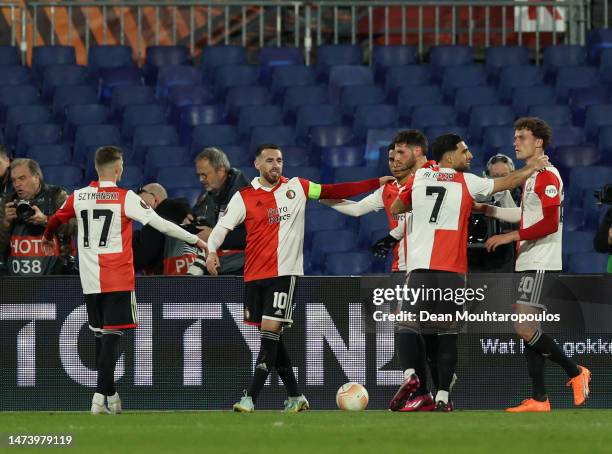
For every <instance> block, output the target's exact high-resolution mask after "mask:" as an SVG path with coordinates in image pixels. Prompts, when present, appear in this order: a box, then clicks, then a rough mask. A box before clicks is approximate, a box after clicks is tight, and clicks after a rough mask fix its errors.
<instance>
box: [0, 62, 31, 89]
mask: <svg viewBox="0 0 612 454" xmlns="http://www.w3.org/2000/svg"><path fill="white" fill-rule="evenodd" d="M30 82H32V78H31V77H30V71H29V70H28V68H26V67H25V66H3V67H2V71H0V87H2V86H5V85H28V84H29V83H30Z"/></svg>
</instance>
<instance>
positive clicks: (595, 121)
mask: <svg viewBox="0 0 612 454" xmlns="http://www.w3.org/2000/svg"><path fill="white" fill-rule="evenodd" d="M603 126H612V104H601V105H591V106H589V107H587V109H586V117H585V120H584V132H585V134H586V136H587V139H590V140H596V139H597V134H598V133H599V128H601V127H603Z"/></svg>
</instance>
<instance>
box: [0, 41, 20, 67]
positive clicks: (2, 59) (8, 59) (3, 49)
mask: <svg viewBox="0 0 612 454" xmlns="http://www.w3.org/2000/svg"><path fill="white" fill-rule="evenodd" d="M15 65H21V57H20V55H19V49H18V48H17V46H0V66H15Z"/></svg>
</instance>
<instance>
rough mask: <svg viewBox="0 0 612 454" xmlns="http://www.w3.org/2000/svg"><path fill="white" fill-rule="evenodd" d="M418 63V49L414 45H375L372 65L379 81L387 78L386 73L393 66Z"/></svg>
mask: <svg viewBox="0 0 612 454" xmlns="http://www.w3.org/2000/svg"><path fill="white" fill-rule="evenodd" d="M416 63H417V49H416V47H414V46H402V45H388V46H381V45H378V46H374V49H373V51H372V67H373V68H374V75H375V77H376V81H377V82H378V83H382V82H384V80H385V73H386V72H387V69H388V68H389V67H391V66H397V65H414V64H416Z"/></svg>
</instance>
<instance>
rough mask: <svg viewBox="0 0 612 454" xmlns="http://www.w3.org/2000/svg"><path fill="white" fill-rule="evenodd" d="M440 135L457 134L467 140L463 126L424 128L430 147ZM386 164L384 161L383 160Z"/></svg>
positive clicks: (450, 125)
mask: <svg viewBox="0 0 612 454" xmlns="http://www.w3.org/2000/svg"><path fill="white" fill-rule="evenodd" d="M442 134H457V135H458V136H459V137H461V138H462V139H464V140H467V128H464V127H463V126H457V125H455V124H448V125H438V126H429V127H428V128H425V136H426V137H427V141H428V142H429V144H430V145H431V144H432V143H433V141H434V140H436V138H437V137H440V136H441V135H442ZM468 146H470V148H471V144H470V143H468ZM385 162H386V159H385Z"/></svg>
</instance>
